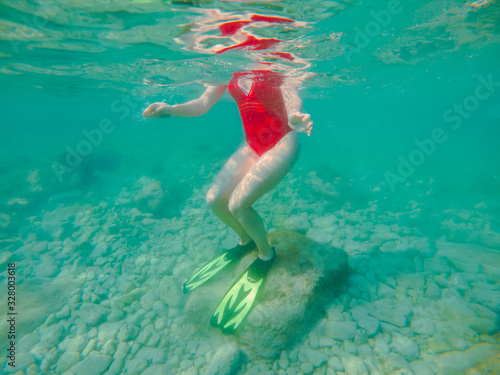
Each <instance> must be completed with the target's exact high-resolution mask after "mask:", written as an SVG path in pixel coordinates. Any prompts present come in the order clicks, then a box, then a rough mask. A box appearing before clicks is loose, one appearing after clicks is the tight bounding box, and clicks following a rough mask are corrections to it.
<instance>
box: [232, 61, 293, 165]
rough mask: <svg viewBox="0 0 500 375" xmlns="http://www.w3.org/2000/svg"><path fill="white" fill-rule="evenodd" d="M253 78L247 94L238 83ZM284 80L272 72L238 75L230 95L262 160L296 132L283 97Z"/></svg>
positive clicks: (247, 137)
mask: <svg viewBox="0 0 500 375" xmlns="http://www.w3.org/2000/svg"><path fill="white" fill-rule="evenodd" d="M243 76H249V78H250V79H251V80H252V87H251V89H250V91H249V93H248V95H245V93H244V92H243V91H242V90H241V88H240V87H239V86H238V79H239V78H240V77H243ZM282 83H283V78H282V77H281V75H279V74H278V73H276V72H273V71H270V70H252V71H250V72H238V73H234V75H233V78H232V79H231V81H230V82H229V85H228V91H229V93H230V94H231V96H232V97H233V98H234V100H236V104H237V105H238V109H239V110H240V115H241V119H242V121H243V129H244V130H245V138H246V140H247V143H248V145H249V146H250V147H251V148H252V149H253V150H254V151H255V152H256V153H257V155H259V156H262V155H263V154H264V153H265V152H266V151H269V150H270V149H271V148H273V147H274V145H275V144H276V143H278V141H279V140H280V139H281V138H282V137H283V136H284V135H285V134H287V133H288V132H290V131H291V130H292V128H290V126H289V125H288V115H287V111H286V107H285V102H284V100H283V95H282V94H281V89H280V86H281V84H282Z"/></svg>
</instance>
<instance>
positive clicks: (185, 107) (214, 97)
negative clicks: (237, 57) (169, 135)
mask: <svg viewBox="0 0 500 375" xmlns="http://www.w3.org/2000/svg"><path fill="white" fill-rule="evenodd" d="M225 90H226V86H225V85H217V86H209V87H208V88H207V89H206V90H205V92H204V93H203V95H202V96H200V97H199V98H198V99H195V100H191V101H190V102H187V103H184V104H176V105H170V104H167V103H153V104H151V105H150V106H149V107H148V108H147V109H146V110H145V111H144V112H143V113H142V115H143V116H144V117H169V116H180V117H196V116H201V115H204V114H205V113H207V112H208V111H209V110H210V108H212V107H213V106H214V104H215V103H217V101H218V100H219V99H220V97H221V96H222V94H223V93H224V91H225Z"/></svg>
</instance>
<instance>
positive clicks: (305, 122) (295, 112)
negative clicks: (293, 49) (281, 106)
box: [282, 77, 313, 136]
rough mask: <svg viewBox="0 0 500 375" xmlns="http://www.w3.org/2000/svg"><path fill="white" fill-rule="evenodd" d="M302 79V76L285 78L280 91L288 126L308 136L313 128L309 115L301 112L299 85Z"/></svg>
mask: <svg viewBox="0 0 500 375" xmlns="http://www.w3.org/2000/svg"><path fill="white" fill-rule="evenodd" d="M303 78H304V77H303ZM302 81H303V79H302V78H287V79H286V80H285V83H284V85H283V87H282V92H283V98H284V100H285V105H286V109H287V112H288V122H289V124H290V126H291V127H292V128H293V129H294V130H296V131H298V132H302V133H306V134H307V135H308V136H310V135H311V133H312V130H313V122H312V121H311V115H309V114H308V113H303V112H302V111H303V103H302V99H300V97H299V87H300V84H301V83H302Z"/></svg>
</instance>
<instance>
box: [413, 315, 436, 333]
mask: <svg viewBox="0 0 500 375" xmlns="http://www.w3.org/2000/svg"><path fill="white" fill-rule="evenodd" d="M410 328H411V329H413V331H415V333H418V334H419V335H428V336H432V335H434V334H435V333H436V327H435V326H434V322H433V321H432V320H430V319H429V318H427V317H424V316H414V317H413V319H412V320H411V324H410Z"/></svg>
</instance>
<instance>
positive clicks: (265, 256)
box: [259, 247, 276, 261]
mask: <svg viewBox="0 0 500 375" xmlns="http://www.w3.org/2000/svg"><path fill="white" fill-rule="evenodd" d="M275 256H276V252H275V251H274V247H270V248H269V250H267V251H260V250H259V258H260V259H262V260H265V261H267V260H271V259H273V258H274V257H275Z"/></svg>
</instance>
